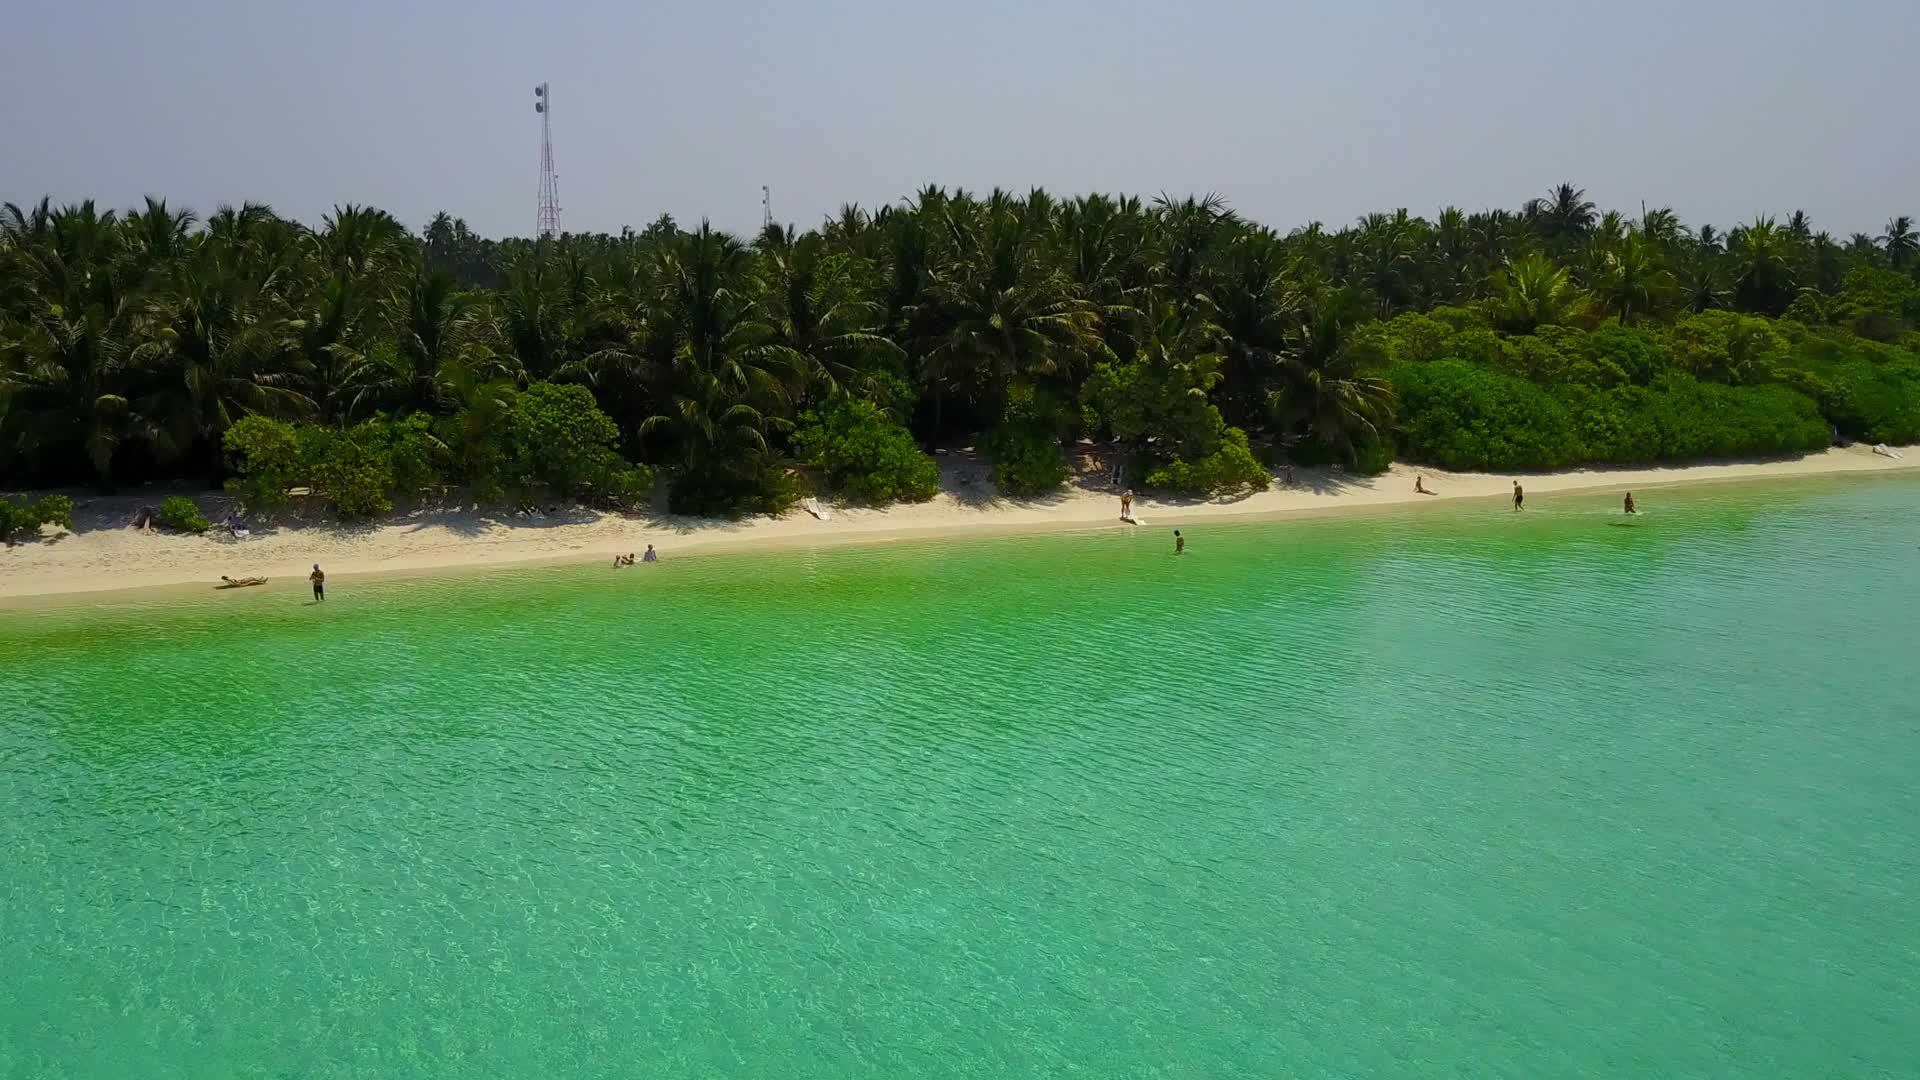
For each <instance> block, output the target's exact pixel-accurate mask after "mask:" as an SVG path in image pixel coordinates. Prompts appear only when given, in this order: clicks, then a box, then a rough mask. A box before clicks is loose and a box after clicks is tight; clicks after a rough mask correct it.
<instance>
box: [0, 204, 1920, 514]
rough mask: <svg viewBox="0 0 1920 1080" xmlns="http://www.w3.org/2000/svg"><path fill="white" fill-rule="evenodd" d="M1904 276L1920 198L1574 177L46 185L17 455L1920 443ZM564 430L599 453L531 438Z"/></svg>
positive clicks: (1015, 465) (25, 221)
mask: <svg viewBox="0 0 1920 1080" xmlns="http://www.w3.org/2000/svg"><path fill="white" fill-rule="evenodd" d="M1916 275H1920V233H1916V230H1915V224H1914V221H1913V219H1911V218H1909V217H1906V216H1897V217H1894V218H1892V219H1891V220H1890V221H1889V222H1888V223H1887V225H1886V228H1885V230H1884V231H1883V232H1881V233H1880V234H1878V235H1866V234H1854V235H1853V236H1850V237H1848V238H1846V239H1845V240H1841V239H1838V238H1835V237H1833V236H1830V235H1828V234H1827V233H1824V232H1819V231H1816V230H1815V228H1814V227H1813V223H1812V222H1810V221H1809V220H1808V219H1807V217H1806V215H1805V214H1803V213H1799V212H1795V213H1792V214H1790V215H1788V216H1786V217H1784V218H1773V217H1760V218H1756V219H1755V220H1753V221H1751V222H1748V223H1746V224H1744V225H1740V226H1737V227H1734V228H1730V229H1728V230H1726V231H1725V232H1722V231H1720V230H1719V229H1717V228H1716V227H1714V226H1711V225H1701V226H1698V227H1687V226H1685V225H1683V224H1682V223H1681V222H1680V221H1679V220H1678V219H1677V218H1676V217H1675V216H1674V215H1673V213H1672V212H1671V211H1669V210H1665V209H1653V210H1648V211H1645V212H1644V213H1642V214H1639V215H1636V216H1632V217H1628V216H1625V215H1622V214H1619V213H1616V212H1606V213H1602V212H1600V211H1599V210H1598V209H1597V208H1596V207H1595V206H1594V204H1593V203H1592V202H1591V201H1589V200H1587V199H1586V197H1585V194H1584V192H1583V191H1582V190H1581V189H1580V188H1578V187H1576V186H1574V185H1572V184H1560V185H1557V186H1555V187H1554V188H1552V189H1551V190H1550V191H1549V192H1548V193H1547V195H1546V196H1544V197H1542V198H1540V199H1535V200H1531V201H1529V202H1528V203H1526V204H1525V205H1523V206H1522V207H1520V208H1519V209H1518V210H1514V211H1507V210H1490V211H1484V212H1479V213H1467V212H1464V211H1462V210H1459V209H1457V208H1446V209H1443V210H1442V211H1440V212H1439V213H1438V214H1437V215H1436V216H1435V217H1434V218H1432V219H1428V218H1425V217H1422V216H1418V215H1413V214H1410V213H1409V212H1408V211H1406V210H1404V209H1403V210H1398V211H1395V212H1393V213H1380V214H1369V215H1367V216H1365V217H1363V218H1361V219H1359V220H1358V221H1357V222H1355V223H1354V224H1352V225H1350V226H1347V227H1345V228H1340V229H1334V230H1329V229H1327V228H1325V227H1323V226H1321V225H1318V224H1314V225H1310V226H1307V227H1304V228H1301V229H1296V230H1294V231H1292V232H1290V233H1287V234H1285V235H1282V234H1280V233H1277V232H1275V231H1274V230H1271V229H1268V228H1265V227H1263V226H1261V225H1258V224H1256V223H1253V222H1250V221H1247V220H1244V219H1242V218H1241V217H1239V216H1238V215H1237V214H1235V213H1234V212H1233V211H1232V210H1231V208H1229V207H1228V206H1227V205H1226V204H1225V203H1224V202H1223V201H1222V200H1220V199H1219V198H1217V197H1215V196H1206V197H1187V198H1179V199H1176V198H1171V197H1166V196H1162V197H1161V198H1159V199H1157V200H1154V201H1152V202H1147V201H1144V200H1142V199H1139V198H1137V197H1132V196H1125V197H1111V196H1106V195H1088V196H1083V197H1079V198H1074V199H1067V200H1061V199H1056V198H1054V197H1053V196H1051V195H1048V194H1047V193H1046V192H1044V191H1039V190H1035V191H1032V192H1029V193H1028V194H1026V195H1024V196H1021V195H1014V194H1010V193H1008V192H1004V191H997V190H996V191H994V192H992V193H990V194H988V195H986V196H984V197H976V196H974V195H971V194H969V193H966V192H964V191H949V190H946V189H943V188H939V187H928V188H925V189H923V190H921V191H920V192H918V193H917V194H916V195H914V196H913V197H912V198H910V199H907V200H904V201H902V202H901V203H899V204H895V205H889V206H883V207H879V208H877V209H874V210H872V211H868V210H865V209H863V208H860V207H858V206H847V207H844V208H843V209H842V210H841V212H840V213H839V214H837V215H835V216H834V217H832V218H830V219H828V220H826V221H825V222H823V223H822V224H821V225H820V227H818V228H816V229H813V230H809V231H807V232H804V233H802V232H799V231H797V230H796V229H794V228H793V227H792V226H786V225H773V226H769V227H768V228H767V229H765V230H763V232H762V233H761V234H760V235H758V236H756V237H754V238H753V239H752V240H751V241H746V240H742V239H740V238H738V237H735V236H732V235H729V234H727V233H724V232H719V231H716V230H714V229H713V228H711V227H710V226H709V225H707V224H705V223H702V224H701V225H700V226H699V227H697V228H694V229H682V228H680V227H679V226H678V225H676V224H675V223H674V222H673V221H672V220H671V219H670V218H667V217H664V216H663V217H662V218H661V219H659V220H658V221H656V222H655V223H654V224H653V225H651V226H649V227H648V228H646V229H644V230H640V231H634V230H631V229H629V230H624V231H623V232H622V233H620V234H618V235H608V234H589V235H575V234H568V235H563V236H560V237H557V238H553V239H548V240H499V241H496V240H489V239H484V238H481V237H478V236H476V235H474V234H473V233H472V232H471V231H470V230H469V229H468V228H467V227H466V225H465V224H464V223H463V222H461V221H459V220H457V219H454V218H451V217H450V216H448V215H447V214H444V213H443V214H440V215H437V216H436V217H435V218H434V219H433V220H432V221H431V222H429V223H428V225H427V226H426V227H425V228H424V229H423V230H422V231H421V232H420V233H419V234H418V235H415V234H413V233H410V232H409V231H408V230H406V229H405V228H404V227H402V226H401V224H400V223H399V222H397V221H396V220H395V219H394V218H393V217H392V216H391V215H389V214H387V213H385V212H384V211H380V210H377V209H373V208H369V207H361V206H352V205H348V206H340V207H336V208H335V210H334V212H333V213H331V214H329V215H327V216H326V218H325V219H324V220H323V222H322V223H321V224H320V226H319V227H317V228H308V227H306V226H303V225H301V224H299V223H297V222H292V221H289V220H286V219H284V218H281V217H279V216H278V215H276V214H274V213H273V212H272V210H271V209H269V208H268V207H265V206H262V205H258V204H247V205H244V206H240V207H222V208H220V209H219V210H218V211H216V212H215V213H214V214H212V215H211V216H210V217H208V218H206V219H205V220H204V221H202V220H200V219H199V218H197V217H196V216H195V215H194V214H192V213H191V212H188V211H184V210H179V209H175V208H172V207H170V206H169V205H168V204H167V203H166V202H165V201H163V200H159V199H152V198H150V199H148V200H147V201H146V203H145V204H144V205H143V206H141V207H138V208H135V209H133V210H130V211H128V212H126V213H124V214H121V213H116V212H113V211H102V210H100V209H98V208H97V207H96V206H95V205H94V204H93V203H91V202H83V203H79V204H75V205H69V206H61V207H55V206H54V205H53V204H52V203H51V201H50V200H47V199H43V200H41V201H40V202H39V203H38V204H36V205H32V206H28V207H21V206H18V205H14V204H6V205H5V206H4V208H0V489H19V488H26V487H40V486H50V485H58V484H70V483H83V482H85V483H93V484H96V485H99V486H101V487H111V486H113V485H115V484H122V483H130V482H138V481H144V480H147V479H153V478H161V477H199V476H204V477H205V478H207V479H208V481H209V482H210V483H212V482H217V481H220V480H226V479H231V480H233V482H234V483H235V484H236V485H238V486H241V487H244V488H246V489H247V490H249V491H253V492H255V494H256V497H264V496H262V495H261V494H260V493H261V492H262V491H263V490H264V489H263V488H262V487H261V484H260V483H259V482H258V481H259V477H255V476H249V474H248V473H247V468H248V462H249V460H250V456H249V453H248V449H247V447H244V446H236V445H235V442H236V440H234V439H232V438H230V437H229V433H230V432H231V431H232V430H233V429H235V428H236V427H237V426H239V425H241V424H242V422H243V421H245V420H247V419H248V418H250V417H257V418H259V420H260V422H262V423H265V422H272V423H274V424H284V425H285V426H286V428H287V431H288V432H290V433H291V435H290V436H289V437H291V438H292V440H293V444H294V445H295V446H296V447H302V448H304V449H302V450H301V451H300V453H299V454H296V455H295V456H294V457H291V458H284V459H283V458H275V459H274V461H275V464H274V466H273V468H274V470H275V471H274V472H273V476H275V477H276V478H279V479H288V478H291V479H294V480H303V481H306V482H308V483H319V482H318V481H316V480H315V477H316V476H322V475H324V476H328V477H334V478H335V479H334V480H333V481H332V483H333V484H336V485H341V484H347V483H350V482H351V483H354V484H358V485H360V486H362V487H369V488H371V487H380V486H385V487H386V488H387V489H388V491H387V497H386V498H382V497H375V496H372V495H369V494H367V493H366V492H361V493H359V494H357V495H349V496H343V497H342V498H337V499H334V500H333V501H334V503H335V505H336V507H337V508H339V509H341V510H342V512H343V513H353V512H356V511H355V510H354V509H352V508H359V509H358V511H357V512H360V513H372V512H378V511H379V509H380V508H381V507H382V506H385V505H391V501H390V499H391V496H393V495H402V496H404V495H408V494H414V493H418V492H420V491H424V490H428V489H430V488H432V487H434V486H436V485H440V484H447V483H452V484H462V485H467V486H470V487H473V488H475V489H476V490H481V491H483V492H485V493H487V494H490V495H505V494H514V495H515V496H516V497H522V498H533V497H535V495H534V493H535V492H539V491H545V492H550V493H555V494H560V495H562V496H564V497H594V498H608V499H624V500H632V499H634V498H637V497H639V495H640V494H641V492H642V490H643V488H644V486H645V484H646V483H649V482H651V479H652V478H653V477H654V476H656V475H657V476H659V477H661V478H662V479H664V480H665V482H666V483H667V484H668V492H669V502H670V504H671V505H672V507H673V508H674V509H676V510H693V511H701V512H714V511H720V512H727V511H734V512H737V511H743V510H758V509H772V508H776V507H778V506H780V505H782V504H783V503H784V502H786V501H790V500H791V498H792V497H793V495H794V493H795V491H796V488H795V473H796V470H797V471H798V472H799V473H800V474H802V475H803V476H805V477H807V478H809V479H811V480H813V481H815V482H818V483H819V484H821V485H822V486H823V487H825V488H826V489H827V490H830V491H837V492H841V493H844V494H847V495H849V496H850V497H856V498H862V499H868V500H874V501H884V500H886V499H892V498H924V497H928V496H930V495H931V494H932V492H933V486H932V482H931V480H930V479H929V477H930V475H933V474H930V473H929V469H930V468H931V463H930V461H928V460H926V458H925V454H924V448H925V447H928V446H932V445H937V444H941V443H948V442H954V441H960V440H976V439H977V440H978V444H979V445H980V446H981V447H982V448H983V449H985V450H986V451H987V452H988V454H989V455H990V456H991V457H992V459H993V461H994V465H995V477H996V480H997V481H998V483H999V484H1000V485H1001V486H1002V487H1003V488H1004V489H1006V490H1009V491H1013V492H1022V493H1024V492H1037V491H1044V490H1046V489H1048V488H1050V487H1052V486H1055V485H1058V484H1059V483H1060V482H1062V480H1063V478H1064V476H1065V472H1066V468H1065V464H1064V461H1063V447H1064V446H1066V445H1068V444H1070V443H1071V442H1073V441H1074V440H1076V439H1080V438H1093V439H1095V440H1099V441H1102V442H1108V443H1111V444H1112V445H1113V446H1114V447H1115V449H1116V451H1117V452H1118V453H1119V454H1121V455H1122V456H1124V458H1125V459H1126V460H1127V461H1128V462H1129V463H1130V466H1131V469H1130V472H1129V476H1132V477H1137V478H1139V480H1140V482H1142V483H1143V484H1146V485H1150V486H1160V487H1167V488H1172V489H1176V490H1180V491H1187V492H1195V493H1221V492H1230V491H1234V490H1243V489H1246V488H1257V487H1264V486H1265V485H1266V483H1267V480H1268V477H1269V475H1270V472H1269V469H1270V467H1271V466H1272V465H1274V464H1275V463H1278V462H1280V461H1282V460H1286V461H1300V462H1323V461H1342V462H1345V463H1347V464H1349V465H1351V466H1354V467H1357V468H1363V469H1377V468H1380V467H1384V465H1385V463H1386V462H1387V461H1388V460H1390V459H1391V458H1392V457H1393V456H1395V455H1399V456H1401V457H1404V458H1407V459H1410V460H1414V461H1422V462H1429V463H1433V464H1439V465H1448V466H1453V467H1475V468H1501V469H1517V468H1542V467H1553V466H1559V465H1566V464H1572V463H1575V462H1583V461H1651V460H1674V459H1684V458H1688V457H1698V456H1706V455H1724V454H1736V453H1754V452H1769V451H1778V450H1794V449H1809V448H1813V447H1816V446H1819V445H1824V444H1825V443H1826V442H1827V440H1828V439H1829V438H1830V437H1831V436H1832V434H1833V433H1835V432H1839V433H1841V434H1844V435H1850V436H1854V437H1860V438H1869V439H1873V440H1875V441H1887V442H1911V441H1914V440H1915V439H1917V438H1920V335H1916V333H1915V328H1916V327H1920V278H1917V277H1916ZM563 387H574V388H582V389H583V390H584V393H583V392H580V391H575V392H572V393H566V394H562V393H558V392H557V388H563ZM589 414H590V415H589ZM308 429H312V431H313V433H312V434H308V433H307V431H308ZM261 431H262V429H261V428H260V426H259V424H256V425H254V426H253V427H252V428H248V429H243V433H244V434H243V437H242V438H241V439H240V440H239V441H240V442H245V443H249V445H253V444H257V443H258V442H259V440H260V439H262V438H268V437H267V436H266V435H262V434H261ZM548 431H560V432H567V433H570V434H569V435H568V437H569V438H574V437H576V436H577V438H578V439H579V440H581V441H580V443H579V445H578V446H577V447H575V448H574V450H571V451H569V453H572V454H573V457H569V458H567V459H566V461H565V462H563V463H559V464H556V460H557V459H552V458H550V457H542V455H541V453H539V452H538V451H539V450H540V446H538V445H535V444H536V443H538V442H539V440H540V439H542V438H546V437H547V436H543V435H539V434H537V433H540V432H548ZM529 433H535V434H529ZM270 434H271V438H269V439H268V441H269V442H271V443H272V444H273V445H274V446H280V445H281V441H282V438H281V436H282V433H281V432H279V431H278V430H277V429H273V430H272V431H271V433H270ZM530 440H531V442H530ZM276 452H277V451H276ZM369 455H370V456H369ZM263 460H264V459H263ZM368 461H372V462H375V463H376V464H377V463H378V462H382V461H384V462H387V464H386V465H384V466H380V467H374V465H368V464H366V462H368ZM343 462H344V464H343ZM396 462H397V463H398V464H395V463H396ZM383 469H384V471H382V470H383ZM342 478H347V479H342ZM275 482H278V480H276V481H275ZM320 486H321V487H326V486H327V485H326V484H324V483H322V484H320Z"/></svg>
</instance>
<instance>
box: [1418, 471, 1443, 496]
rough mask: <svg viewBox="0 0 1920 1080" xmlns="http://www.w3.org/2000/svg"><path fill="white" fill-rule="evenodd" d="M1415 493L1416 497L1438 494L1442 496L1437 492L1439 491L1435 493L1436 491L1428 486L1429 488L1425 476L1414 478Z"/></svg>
mask: <svg viewBox="0 0 1920 1080" xmlns="http://www.w3.org/2000/svg"><path fill="white" fill-rule="evenodd" d="M1413 493H1414V494H1415V495H1438V494H1440V493H1439V492H1437V491H1435V490H1433V489H1432V488H1430V487H1428V486H1427V478H1426V477H1424V476H1416V477H1414V478H1413Z"/></svg>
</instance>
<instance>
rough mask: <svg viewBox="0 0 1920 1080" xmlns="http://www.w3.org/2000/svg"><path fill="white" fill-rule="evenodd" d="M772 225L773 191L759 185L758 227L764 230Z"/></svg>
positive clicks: (763, 185)
mask: <svg viewBox="0 0 1920 1080" xmlns="http://www.w3.org/2000/svg"><path fill="white" fill-rule="evenodd" d="M772 225H773V191H772V190H771V189H769V188H768V187H767V185H765V184H761V185H760V227H761V228H762V229H766V228H768V227H770V226H772Z"/></svg>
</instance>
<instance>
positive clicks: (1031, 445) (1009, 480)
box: [987, 383, 1069, 495]
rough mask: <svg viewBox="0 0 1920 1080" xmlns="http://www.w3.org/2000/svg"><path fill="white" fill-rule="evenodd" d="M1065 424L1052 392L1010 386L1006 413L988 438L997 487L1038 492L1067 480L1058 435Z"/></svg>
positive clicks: (1061, 411) (1066, 421) (1062, 410)
mask: <svg viewBox="0 0 1920 1080" xmlns="http://www.w3.org/2000/svg"><path fill="white" fill-rule="evenodd" d="M1068 423H1069V417H1068V416H1067V413H1066V410H1065V409H1064V408H1063V407H1062V406H1061V404H1060V403H1059V402H1058V401H1057V400H1055V399H1054V398H1053V397H1052V396H1051V395H1049V394H1046V393H1043V392H1040V391H1038V390H1036V389H1034V388H1033V387H1032V386H1029V385H1026V384H1024V383H1022V384H1017V385H1015V386H1012V387H1010V388H1009V389H1008V391H1007V408H1006V413H1005V414H1004V417H1003V419H1002V420H1001V422H1000V426H999V427H998V428H996V429H994V431H993V434H992V435H990V436H989V437H988V439H987V453H988V454H989V455H991V456H992V458H993V482H994V483H995V484H997V485H999V487H1000V490H1002V491H1005V492H1009V493H1011V494H1014V495H1038V494H1040V493H1042V492H1047V491H1052V490H1053V489H1055V488H1057V487H1059V486H1060V485H1061V484H1064V483H1066V481H1067V463H1066V461H1065V459H1063V458H1062V457H1061V455H1060V438H1061V436H1062V435H1063V434H1064V433H1065V431H1066V428H1067V426H1068Z"/></svg>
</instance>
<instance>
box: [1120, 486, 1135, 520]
mask: <svg viewBox="0 0 1920 1080" xmlns="http://www.w3.org/2000/svg"><path fill="white" fill-rule="evenodd" d="M1120 520H1121V521H1132V520H1133V489H1132V488H1128V489H1127V490H1125V491H1123V492H1121V493H1120Z"/></svg>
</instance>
